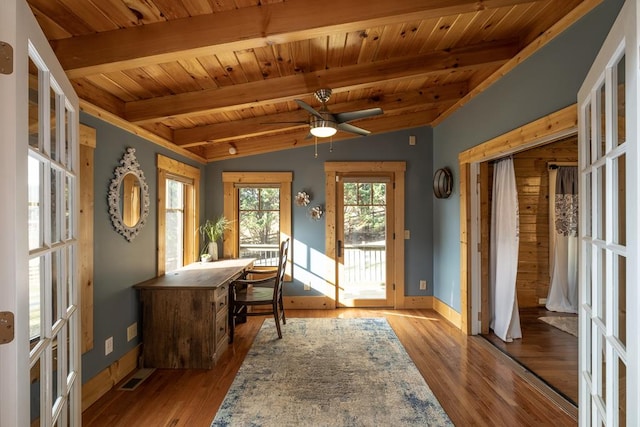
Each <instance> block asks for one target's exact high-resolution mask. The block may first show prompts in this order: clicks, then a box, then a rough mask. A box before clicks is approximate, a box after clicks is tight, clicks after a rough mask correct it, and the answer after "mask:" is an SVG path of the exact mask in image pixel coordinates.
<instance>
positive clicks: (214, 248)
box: [209, 242, 218, 261]
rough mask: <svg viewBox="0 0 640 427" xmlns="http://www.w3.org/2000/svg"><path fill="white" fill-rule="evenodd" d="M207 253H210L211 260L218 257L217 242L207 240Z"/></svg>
mask: <svg viewBox="0 0 640 427" xmlns="http://www.w3.org/2000/svg"><path fill="white" fill-rule="evenodd" d="M209 255H211V259H212V260H214V261H215V260H217V259H218V243H217V242H209Z"/></svg>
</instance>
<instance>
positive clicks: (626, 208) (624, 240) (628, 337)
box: [578, 0, 640, 427]
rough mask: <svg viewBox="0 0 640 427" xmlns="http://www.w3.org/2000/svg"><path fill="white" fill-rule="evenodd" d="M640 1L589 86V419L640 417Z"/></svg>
mask: <svg viewBox="0 0 640 427" xmlns="http://www.w3.org/2000/svg"><path fill="white" fill-rule="evenodd" d="M636 11H637V1H636V0H630V1H627V2H626V4H625V5H624V7H623V9H622V10H621V12H620V14H619V16H618V19H617V20H616V22H615V24H614V26H613V28H612V29H611V32H610V33H609V36H608V37H607V40H606V41H605V43H604V45H603V47H602V49H601V51H600V53H599V54H598V56H597V58H596V61H595V62H594V64H593V66H592V68H591V70H590V71H589V74H588V75H587V78H586V79H585V81H584V83H583V85H582V88H581V89H580V92H579V93H578V108H579V114H578V117H579V123H578V126H579V141H580V142H579V148H580V157H579V168H580V190H579V193H580V195H581V200H580V266H579V286H580V297H579V299H580V307H579V317H580V338H579V341H580V364H579V366H580V368H579V369H580V377H579V378H580V380H579V383H580V384H579V389H580V403H579V406H580V425H582V426H598V427H599V426H603V425H606V426H637V425H639V424H640V415H639V409H638V407H639V406H640V405H639V402H640V398H639V386H640V385H639V376H640V375H639V372H638V365H639V363H640V362H639V361H640V352H639V350H638V345H639V342H640V332H639V330H640V328H639V327H638V325H640V321H639V319H640V318H639V317H638V312H640V304H639V302H640V301H639V299H640V298H639V295H640V294H639V291H638V286H637V284H638V277H639V275H638V264H640V261H639V258H638V242H639V239H638V227H637V223H638V192H639V189H640V185H639V181H638V172H637V169H638V166H639V162H640V158H639V156H638V130H637V129H638V109H637V105H638V104H637V98H638V87H637V76H638V65H639V64H638V44H637V16H636Z"/></svg>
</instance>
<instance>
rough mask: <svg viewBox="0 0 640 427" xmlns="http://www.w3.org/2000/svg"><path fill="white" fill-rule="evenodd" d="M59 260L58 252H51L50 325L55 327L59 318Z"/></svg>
mask: <svg viewBox="0 0 640 427" xmlns="http://www.w3.org/2000/svg"><path fill="white" fill-rule="evenodd" d="M61 261H62V260H61V259H60V252H59V250H55V251H53V252H51V325H52V326H53V325H55V323H56V322H57V321H58V319H59V318H60V312H59V311H58V310H59V308H60V302H61V301H59V298H60V295H59V294H58V289H60V287H59V286H58V285H59V283H60V275H61V268H60V267H61Z"/></svg>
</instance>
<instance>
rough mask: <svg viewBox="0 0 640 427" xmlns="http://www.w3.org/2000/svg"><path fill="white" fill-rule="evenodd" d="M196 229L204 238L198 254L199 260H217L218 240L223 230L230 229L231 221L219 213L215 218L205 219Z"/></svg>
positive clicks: (220, 238)
mask: <svg viewBox="0 0 640 427" xmlns="http://www.w3.org/2000/svg"><path fill="white" fill-rule="evenodd" d="M198 229H199V230H200V234H201V235H202V238H203V240H204V242H203V246H202V253H201V254H200V259H201V261H211V260H217V259H218V241H220V240H222V238H223V237H224V232H225V231H227V230H230V229H231V221H229V220H228V219H227V218H225V216H224V215H221V216H219V217H218V218H217V219H215V220H210V219H207V220H206V221H205V222H204V224H201V225H200V227H199V228H198ZM206 255H209V257H207V256H206ZM207 258H208V259H207Z"/></svg>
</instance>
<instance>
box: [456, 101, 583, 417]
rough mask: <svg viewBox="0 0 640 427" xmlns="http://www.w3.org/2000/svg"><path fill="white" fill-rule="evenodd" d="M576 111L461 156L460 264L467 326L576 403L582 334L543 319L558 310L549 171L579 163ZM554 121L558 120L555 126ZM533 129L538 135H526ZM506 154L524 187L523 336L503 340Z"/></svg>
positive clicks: (520, 274) (521, 206) (519, 291)
mask: <svg viewBox="0 0 640 427" xmlns="http://www.w3.org/2000/svg"><path fill="white" fill-rule="evenodd" d="M576 113H577V112H576V108H575V106H571V107H567V108H566V109H564V110H560V111H558V112H556V113H553V114H552V115H550V116H547V117H545V118H543V119H540V120H538V121H535V122H532V123H531V124H529V125H526V126H523V127H522V128H519V129H516V130H514V131H512V132H509V133H507V134H505V135H502V136H500V137H498V138H495V139H494V140H491V141H489V142H486V143H485V144H481V145H480V146H478V147H474V148H472V149H470V150H468V151H466V152H463V153H461V154H460V156H459V159H460V171H461V200H462V203H463V204H464V206H462V208H461V229H462V231H463V233H462V239H461V241H462V254H463V257H462V258H461V262H462V265H461V267H462V268H463V272H465V273H466V274H462V275H461V278H462V280H461V282H462V283H461V295H463V300H462V306H463V312H462V317H463V319H462V320H463V321H462V324H463V330H466V331H467V332H468V333H470V334H474V335H475V334H481V335H484V336H485V337H487V338H488V339H489V341H491V342H492V343H494V344H496V347H497V348H499V349H500V350H501V351H502V352H504V353H506V354H507V355H508V356H509V357H510V358H512V359H513V360H515V361H517V362H518V363H520V364H521V365H523V366H525V367H526V368H527V370H529V371H531V372H532V373H533V374H534V375H536V376H537V377H539V378H541V379H542V380H543V381H544V382H545V383H546V384H547V385H548V386H549V393H550V395H551V394H556V395H558V394H559V395H561V396H562V397H564V399H565V400H567V401H568V402H570V403H572V404H573V405H574V406H575V405H576V403H577V401H578V398H577V394H578V393H577V391H578V387H577V373H578V366H577V365H578V342H577V341H578V340H577V338H576V337H574V336H572V335H570V334H568V333H566V332H564V331H562V330H560V329H557V328H555V327H553V326H551V325H550V324H548V323H545V322H544V321H542V320H540V319H539V318H540V317H553V316H556V315H559V314H560V313H552V312H548V311H547V310H546V309H545V307H544V306H545V301H544V300H545V298H546V297H547V294H548V289H549V283H550V262H549V259H550V258H549V229H550V225H549V216H548V213H549V201H548V170H547V169H548V165H549V163H551V162H559V163H562V162H575V161H577V153H578V151H577V137H576V134H577V132H576V128H575V120H576V116H577V114H576ZM552 120H553V123H554V125H552V126H549V123H550V122H551V121H552ZM527 135H536V138H535V139H534V138H532V137H529V138H530V139H527V137H526V136H527ZM507 142H508V144H507ZM504 156H513V158H514V166H515V172H516V181H517V186H518V187H519V188H518V192H519V196H518V203H519V211H520V228H519V233H520V236H519V239H520V249H519V257H518V274H517V284H518V286H517V287H516V292H517V298H518V307H519V310H518V312H519V314H520V317H521V328H522V335H523V339H519V340H514V342H512V343H504V342H502V341H501V340H500V339H498V338H497V337H496V338H495V340H494V339H493V338H494V337H492V336H491V335H492V334H491V333H490V330H489V321H490V311H489V302H490V300H489V295H488V294H489V287H490V285H489V253H490V247H489V241H490V239H489V236H490V226H489V224H490V201H491V198H490V197H491V195H490V192H491V190H490V188H491V184H492V179H491V167H492V164H491V161H493V160H496V159H499V158H502V157H504ZM471 190H473V191H471ZM486 190H488V191H486ZM464 255H466V257H465V256H464ZM562 316H563V317H565V314H564V313H563V314H562ZM573 316H575V315H573ZM536 362H537V363H538V365H537V366H536ZM567 372H571V374H567Z"/></svg>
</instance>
